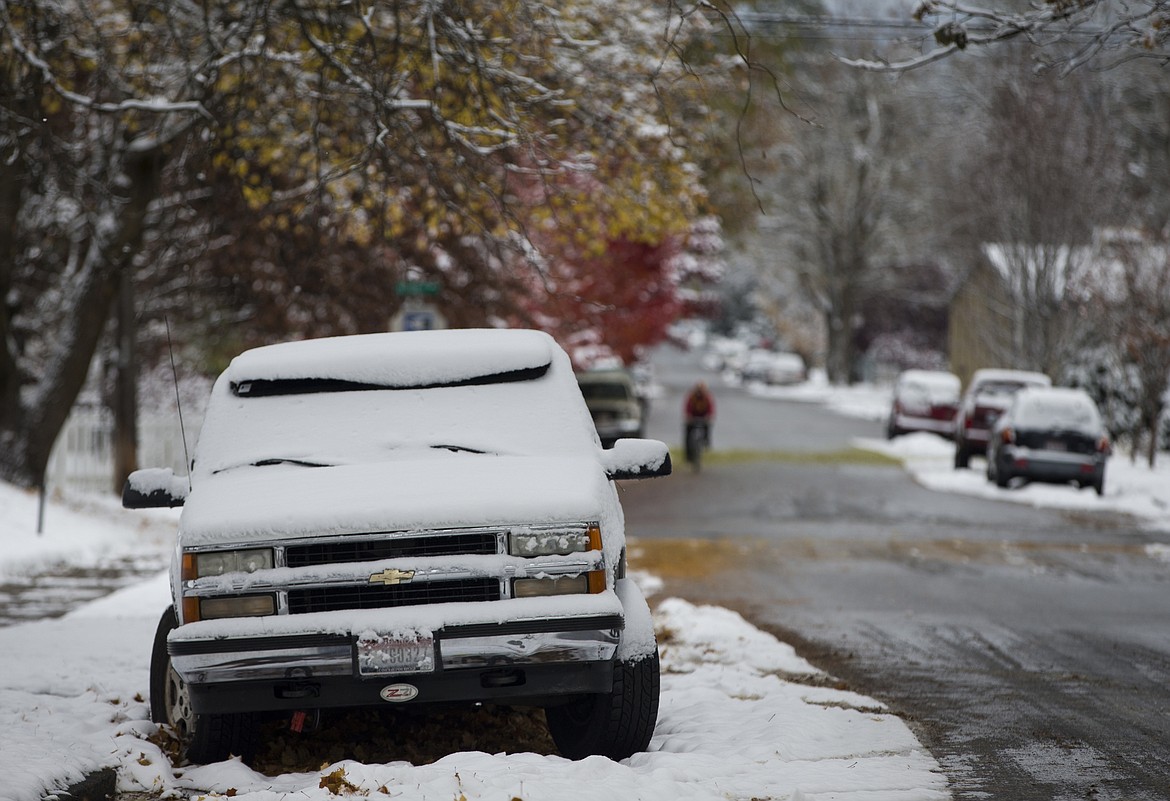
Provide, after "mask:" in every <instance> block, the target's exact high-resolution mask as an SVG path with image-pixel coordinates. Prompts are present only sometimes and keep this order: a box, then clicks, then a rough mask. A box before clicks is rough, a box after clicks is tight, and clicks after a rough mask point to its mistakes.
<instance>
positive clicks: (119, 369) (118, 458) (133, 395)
mask: <svg viewBox="0 0 1170 801" xmlns="http://www.w3.org/2000/svg"><path fill="white" fill-rule="evenodd" d="M137 333H138V327H137V325H136V322H135V319H134V282H133V280H132V277H131V271H130V270H128V269H124V270H123V271H122V275H121V280H120V281H119V286H118V361H117V364H116V365H115V368H114V369H115V375H114V398H113V406H114V486H113V490H114V492H119V491H120V490H121V488H122V486H123V485H124V484H125V483H126V479H127V478H128V477H129V476H130V473H131V472H133V471H134V470H136V469H137V468H138V346H137V339H138V338H137V336H136V335H137Z"/></svg>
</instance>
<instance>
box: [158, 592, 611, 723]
mask: <svg viewBox="0 0 1170 801" xmlns="http://www.w3.org/2000/svg"><path fill="white" fill-rule="evenodd" d="M622 627H623V619H622V616H621V615H618V614H609V615H600V616H591V617H567V618H561V619H552V620H549V619H544V620H521V621H512V622H507V623H478V624H469V625H460V626H449V627H444V628H442V629H440V630H437V631H435V632H434V658H433V660H432V661H431V662H430V664H428V665H427V667H428V668H433V669H427V670H422V671H420V672H409V673H398V672H395V673H383V674H377V675H369V674H365V675H363V673H362V671H361V670H360V668H359V664H358V658H359V657H358V639H359V638H358V637H357V636H355V635H353V634H323V633H322V634H286V635H279V636H258V637H240V638H227V639H222V638H217V639H174V638H172V639H171V640H170V641H169V642H168V645H167V650H168V652H169V654H170V656H171V664H172V666H173V667H174V668H175V670H176V671H177V672H178V673H179V674H180V675H181V676H182V677H183V678H184V680H185V681H186V682H187V685H188V687H189V688H190V692H191V702H192V706H193V708H194V711H195V712H196V713H198V714H214V713H223V712H241V711H274V710H290V709H304V708H317V707H335V706H355V705H368V704H380V703H383V702H384V701H385V700H386V699H385V698H384V697H383V696H382V695H381V693H382V691H383V690H384V689H385V688H387V687H388V686H390V685H397V684H406V685H408V686H409V687H410V688H412V690H411V697H410V700H416V701H418V702H428V701H431V702H433V701H496V700H518V699H522V700H527V701H534V700H539V699H545V698H548V697H553V696H557V695H566V694H576V693H597V692H608V691H609V689H610V683H611V682H612V669H611V665H612V661H613V659H614V655H615V653H616V651H617V646H618V642H619V640H620V638H621V631H622Z"/></svg>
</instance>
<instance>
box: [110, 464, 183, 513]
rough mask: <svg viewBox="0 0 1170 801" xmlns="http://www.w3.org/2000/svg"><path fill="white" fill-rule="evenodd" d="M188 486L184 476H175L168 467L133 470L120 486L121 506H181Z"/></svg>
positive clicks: (150, 507) (135, 507)
mask: <svg viewBox="0 0 1170 801" xmlns="http://www.w3.org/2000/svg"><path fill="white" fill-rule="evenodd" d="M189 491H190V487H189V485H188V483H187V477H186V476H176V475H175V471H173V470H171V468H169V467H148V468H145V469H143V470H135V471H134V472H133V473H131V474H130V477H129V478H127V479H126V486H125V487H123V488H122V506H124V507H125V508H127V509H159V508H162V507H175V506H182V505H183V503H184V501H186V500H187V493H188V492H189Z"/></svg>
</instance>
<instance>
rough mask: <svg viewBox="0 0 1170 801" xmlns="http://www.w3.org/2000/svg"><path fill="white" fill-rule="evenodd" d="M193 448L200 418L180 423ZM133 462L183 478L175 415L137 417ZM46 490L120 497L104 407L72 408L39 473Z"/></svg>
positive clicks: (111, 430)
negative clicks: (135, 447)
mask: <svg viewBox="0 0 1170 801" xmlns="http://www.w3.org/2000/svg"><path fill="white" fill-rule="evenodd" d="M184 423H185V425H186V429H187V446H188V447H189V448H193V447H194V445H195V436H196V435H197V434H198V433H199V426H200V425H201V424H202V420H194V421H192V420H189V419H184ZM138 464H139V465H140V466H141V467H170V468H171V469H172V470H174V471H175V474H176V475H186V474H187V468H186V466H185V464H186V461H185V459H184V456H183V434H182V431H181V429H180V428H179V419H178V416H177V415H175V414H169V415H167V414H150V413H145V414H142V415H141V416H140V418H139V421H138ZM45 484H46V488H47V489H48V490H49V491H52V490H54V489H63V490H68V491H70V492H87V493H97V494H104V493H121V491H122V488H121V487H115V486H114V416H113V415H112V414H111V413H110V411H109V410H108V409H106V408H104V407H93V406H75V407H74V408H73V411H72V413H70V415H69V419H68V420H67V421H66V422H65V427H64V428H63V429H61V433H60V435H58V437H57V442H56V443H55V444H54V445H53V451H52V453H51V454H50V456H49V465H48V469H47V470H46V473H45Z"/></svg>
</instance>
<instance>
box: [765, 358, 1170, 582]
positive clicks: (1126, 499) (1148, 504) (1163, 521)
mask: <svg viewBox="0 0 1170 801" xmlns="http://www.w3.org/2000/svg"><path fill="white" fill-rule="evenodd" d="M747 391H748V392H752V393H753V394H756V395H758V396H761V397H767V398H772V399H775V400H787V401H802V402H806V403H820V404H823V405H824V406H825V407H826V408H829V409H832V410H833V411H835V412H837V413H838V414H842V415H846V416H849V417H856V418H859V419H864V420H874V421H884V420H885V419H886V416H887V415H888V414H889V411H890V402H891V391H890V388H889V387H882V386H875V385H872V384H859V385H856V386H852V387H833V386H830V385H828V384H827V383H825V381H824V376H823V374H817V375H815V376H814V377H813V379H812V380H810V381H808V382H806V383H804V384H800V385H798V386H794V387H762V386H756V387H748V388H747ZM876 430H878V429H877V428H875V431H876ZM853 444H854V445H855V446H857V447H859V448H865V449H867V450H873V451H878V452H880V453H884V454H887V455H889V456H892V457H894V458H895V459H899V460H901V461H902V463H903V465H904V466H905V468H906V470H907V471H908V472H910V474H911V475H913V476H914V478H915V480H917V481H918V482H919V483H920V484H922V485H923V486H924V487H927V488H929V489H932V490H936V491H938V492H954V493H962V494H964V495H976V496H979V497H984V498H991V499H994V500H997V501H1008V502H1011V503H1023V504H1029V505H1031V506H1040V507H1046V508H1052V509H1088V510H1097V511H1101V510H1107V511H1114V512H1120V513H1123V514H1129V515H1133V516H1134V517H1136V518H1137V519H1138V520H1140V521H1142V522H1143V524H1144V525H1145V526H1146V527H1148V528H1149V529H1150V530H1151V531H1156V532H1167V533H1170V454H1165V453H1163V454H1160V458H1159V461H1158V463H1157V464H1156V465H1155V467H1154V468H1153V469H1150V467H1149V466H1148V465H1147V464H1146V463H1145V462H1144V461H1143V460H1141V459H1136V460H1135V459H1132V458H1131V457H1130V454H1128V453H1124V452H1119V453H1115V454H1114V455H1113V457H1112V458H1110V459H1109V462H1108V463H1107V465H1106V468H1105V495H1104V497H1098V496H1097V495H1096V494H1095V493H1093V492H1092V491H1089V490H1085V491H1081V492H1078V491H1077V490H1075V489H1073V488H1072V487H1068V486H1058V485H1050V484H1048V485H1046V484H1027V485H1025V486H1022V487H1013V488H1011V489H1000V488H999V487H997V486H995V484H994V483H992V482H990V481H988V480H987V477H986V475H985V474H984V461H983V460H982V459H981V458H978V457H976V458H975V459H973V460H972V462H971V468H970V469H968V470H956V469H955V468H954V455H955V446H954V443H952V442H950V441H949V440H946V439H944V438H942V437H939V436H937V435H935V434H910V435H908V436H902V437H898V438H896V439H894V440H885V439H881V438H878V437H874V438H872V439H871V438H861V439H857V440H854V442H853ZM1165 547H1168V548H1170V546H1165ZM1168 561H1170V560H1168Z"/></svg>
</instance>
